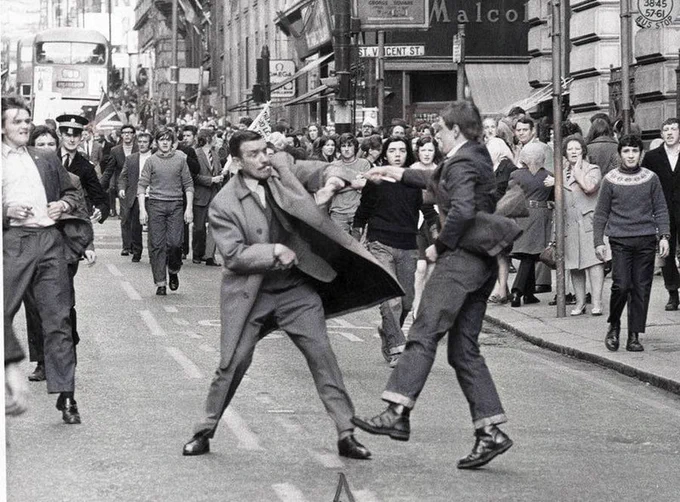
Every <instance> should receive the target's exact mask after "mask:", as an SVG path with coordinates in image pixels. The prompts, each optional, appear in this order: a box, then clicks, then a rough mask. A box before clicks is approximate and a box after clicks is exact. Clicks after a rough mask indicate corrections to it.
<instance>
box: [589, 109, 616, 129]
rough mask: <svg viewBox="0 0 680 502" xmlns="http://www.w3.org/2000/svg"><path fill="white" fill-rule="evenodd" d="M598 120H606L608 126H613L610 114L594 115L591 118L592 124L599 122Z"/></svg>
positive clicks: (600, 113)
mask: <svg viewBox="0 0 680 502" xmlns="http://www.w3.org/2000/svg"><path fill="white" fill-rule="evenodd" d="M598 119H600V120H604V121H605V122H607V124H609V127H611V126H612V119H611V117H609V115H608V114H606V113H603V112H599V113H594V114H593V115H592V116H591V117H590V123H591V124H592V123H593V122H595V121H596V120H598Z"/></svg>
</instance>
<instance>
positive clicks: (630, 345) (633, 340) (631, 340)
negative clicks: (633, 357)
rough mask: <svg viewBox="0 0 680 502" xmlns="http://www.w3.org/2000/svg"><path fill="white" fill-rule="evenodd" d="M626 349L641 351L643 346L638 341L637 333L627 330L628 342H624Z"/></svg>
mask: <svg viewBox="0 0 680 502" xmlns="http://www.w3.org/2000/svg"><path fill="white" fill-rule="evenodd" d="M626 350H627V351H628V352H642V351H643V350H645V348H644V347H643V346H642V344H641V343H640V340H639V338H638V334H637V333H633V332H632V331H629V332H628V342H626Z"/></svg>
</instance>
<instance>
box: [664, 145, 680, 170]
mask: <svg viewBox="0 0 680 502" xmlns="http://www.w3.org/2000/svg"><path fill="white" fill-rule="evenodd" d="M663 149H664V150H665V151H666V157H668V162H669V163H670V165H671V171H673V172H675V165H676V164H677V163H678V154H680V150H678V149H675V150H671V149H670V148H668V146H667V145H665V144H664V145H663Z"/></svg>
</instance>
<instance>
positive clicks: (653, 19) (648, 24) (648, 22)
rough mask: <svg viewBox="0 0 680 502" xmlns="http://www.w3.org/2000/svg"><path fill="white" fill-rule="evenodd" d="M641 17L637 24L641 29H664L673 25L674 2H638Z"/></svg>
mask: <svg viewBox="0 0 680 502" xmlns="http://www.w3.org/2000/svg"><path fill="white" fill-rule="evenodd" d="M637 3H638V11H639V12H640V15H639V16H638V17H636V18H635V24H637V25H638V26H639V27H640V28H662V27H664V26H669V25H670V24H672V23H673V0H638V2H637Z"/></svg>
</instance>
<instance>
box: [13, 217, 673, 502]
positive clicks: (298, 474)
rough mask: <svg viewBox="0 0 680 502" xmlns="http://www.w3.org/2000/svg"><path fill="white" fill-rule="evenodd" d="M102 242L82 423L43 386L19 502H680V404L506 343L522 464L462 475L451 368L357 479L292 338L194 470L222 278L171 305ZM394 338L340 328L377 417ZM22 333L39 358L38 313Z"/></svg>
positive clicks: (263, 361)
mask: <svg viewBox="0 0 680 502" xmlns="http://www.w3.org/2000/svg"><path fill="white" fill-rule="evenodd" d="M95 231H96V239H95V245H96V248H97V254H98V261H97V263H96V264H95V265H94V266H93V267H87V266H85V265H82V264H81V267H80V270H79V272H78V275H77V277H76V290H77V294H78V297H77V302H78V304H77V310H78V316H79V318H78V320H79V323H78V328H79V332H80V336H81V343H80V345H79V346H78V370H77V375H76V396H75V397H76V400H77V401H78V405H79V409H80V413H81V416H82V420H83V423H82V424H81V425H65V424H64V423H63V422H62V420H61V415H60V412H58V411H57V410H56V409H55V408H54V404H55V401H56V395H49V396H48V395H47V394H46V391H45V383H44V382H41V383H30V384H29V385H30V391H31V392H30V408H29V411H28V412H27V413H26V414H24V415H23V416H21V417H19V418H10V419H8V420H7V437H8V448H7V488H8V499H9V500H10V501H31V502H42V501H61V500H69V501H89V502H98V501H163V502H172V501H177V502H179V501H182V502H184V501H244V502H250V501H253V502H259V501H283V502H293V501H295V502H306V501H308V502H330V501H332V500H333V497H334V494H335V491H336V486H337V484H338V477H339V473H344V475H345V476H346V478H347V480H348V483H349V486H350V488H351V492H352V495H353V496H354V499H355V500H356V501H358V502H378V501H380V502H388V501H453V500H455V501H498V500H508V501H546V500H557V501H574V500H584V501H609V500H611V501H628V500H630V501H639V500H654V501H677V500H678V493H680V479H679V478H678V475H677V474H678V472H680V428H679V427H678V423H680V398H679V397H678V396H676V395H674V394H670V393H666V392H664V391H662V390H659V389H656V388H654V387H650V386H648V385H646V384H644V383H641V382H639V381H637V380H634V379H631V378H628V377H626V376H623V375H620V374H618V373H615V372H612V371H610V370H607V369H603V368H601V367H599V366H595V365H592V364H589V363H584V362H580V361H576V360H573V359H569V358H566V357H563V356H560V355H558V354H555V353H552V352H548V351H545V350H543V349H540V348H537V347H535V346H533V345H530V344H528V343H526V342H524V341H521V340H520V339H518V338H516V337H515V336H514V335H512V334H509V333H507V332H504V331H500V330H499V329H497V328H493V327H491V326H489V327H487V328H486V331H485V332H484V333H483V334H482V346H483V348H482V350H483V353H484V355H485V357H486V359H487V362H488V364H489V366H490V368H491V371H492V373H493V375H494V378H495V380H496V384H497V386H498V388H499V392H500V395H501V398H502V400H503V403H504V406H505V409H506V412H507V414H508V416H509V419H510V421H509V422H508V424H506V425H505V426H504V430H505V431H506V432H507V433H508V434H509V435H510V437H511V438H512V439H513V440H514V441H515V446H514V447H513V448H512V449H511V450H509V451H508V452H507V453H506V454H505V455H503V456H501V457H498V458H497V459H495V460H494V461H493V462H492V463H490V464H489V465H488V466H486V467H485V468H482V469H480V470H478V471H460V470H458V469H456V466H455V464H456V461H457V459H458V458H460V457H462V456H464V455H466V454H467V453H468V452H469V451H470V448H471V447H472V445H473V442H474V438H473V435H472V434H473V429H472V425H471V422H470V416H469V412H468V409H467V404H466V402H465V399H464V398H463V396H462V394H461V392H460V388H459V386H458V383H457V381H456V379H455V375H454V372H453V370H452V369H451V368H450V367H449V366H448V364H447V361H446V351H445V350H441V351H440V353H439V355H438V359H437V361H436V364H435V367H434V369H433V371H432V374H431V376H430V379H429V381H428V383H427V386H426V388H425V390H424V392H423V394H422V395H421V398H420V400H419V401H418V404H417V406H416V408H415V409H414V411H413V413H412V415H411V426H412V433H411V440H410V441H409V442H407V443H401V442H395V441H391V440H390V439H388V438H385V437H377V436H370V435H368V434H366V433H364V432H361V431H359V432H357V438H358V439H359V441H360V442H362V443H363V444H365V445H366V446H367V447H368V448H369V449H370V450H371V451H372V453H373V459H372V460H370V461H357V460H350V459H345V458H342V457H339V456H338V455H337V449H336V437H335V429H334V426H333V424H332V422H331V421H330V419H329V418H328V416H327V414H326V412H325V411H324V408H323V406H322V404H321V402H320V400H319V398H318V396H317V394H316V390H315V388H314V385H313V382H312V379H311V376H310V374H309V371H308V369H307V367H306V363H305V361H304V359H303V357H302V355H301V354H300V353H299V351H298V350H297V349H296V348H295V347H294V345H293V344H292V343H291V342H290V340H288V339H287V338H286V337H285V335H283V334H281V333H278V332H277V333H274V334H271V335H269V336H268V337H266V338H265V339H264V340H263V341H261V342H260V344H259V345H258V348H257V350H256V353H255V358H254V361H253V364H252V366H251V369H250V371H249V373H248V375H247V376H246V378H245V380H244V382H243V384H242V385H241V388H240V389H239V391H238V393H237V394H236V397H235V398H234V400H233V404H232V406H231V407H230V408H229V409H228V410H227V413H226V414H225V416H224V418H223V420H222V423H221V424H220V427H219V429H218V430H217V434H216V436H215V438H214V440H213V441H212V442H211V450H212V451H211V453H210V454H208V455H205V456H201V457H183V456H182V454H181V453H182V446H183V444H184V443H185V442H186V441H187V440H189V439H190V437H191V435H192V426H193V423H194V422H195V421H196V420H197V419H198V418H199V417H200V412H201V409H202V406H203V401H204V399H205V396H206V393H207V390H208V385H209V383H210V379H211V376H212V374H213V372H214V370H215V368H216V365H217V362H218V358H219V304H218V291H219V284H220V269H218V268H213V267H206V266H205V265H195V264H192V263H191V260H190V259H189V260H186V261H185V266H184V268H183V269H182V271H181V273H180V281H181V283H180V288H179V290H178V291H177V292H168V296H166V297H157V296H155V294H154V293H155V286H154V284H153V281H152V277H151V270H150V267H149V261H148V257H147V254H146V249H145V251H144V255H143V258H142V262H141V263H131V262H130V257H121V256H120V228H119V220H118V219H116V218H113V219H109V220H108V221H107V222H106V223H105V224H104V225H97V226H96V229H95ZM144 238H145V240H146V235H145V237H144ZM145 245H146V242H145ZM378 323H379V315H378V310H377V308H373V309H370V310H367V311H362V312H358V313H355V314H352V315H349V316H346V317H343V318H338V319H333V320H329V322H328V328H329V332H330V337H331V341H332V343H333V346H334V349H335V351H336V354H337V356H338V359H339V362H340V366H341V368H342V370H343V373H344V378H345V383H346V385H347V388H348V390H349V392H350V395H351V396H352V398H353V400H354V404H355V407H356V410H357V414H359V415H364V416H372V415H374V414H375V413H377V412H379V411H381V410H382V408H383V405H384V404H383V403H382V402H381V401H380V399H379V396H380V393H381V392H382V390H383V387H384V385H385V382H386V380H387V377H388V375H389V372H390V371H391V370H390V369H389V368H388V366H387V364H386V363H385V362H384V361H383V359H382V356H381V355H380V341H379V339H378V338H377V332H376V329H375V328H376V326H377V325H378ZM15 327H16V328H17V330H18V333H19V335H20V338H21V340H22V342H23V343H24V346H25V341H26V336H25V322H24V317H23V313H20V314H19V315H18V316H17V318H16V320H15ZM442 347H443V346H442ZM33 366H34V365H33V363H30V364H29V363H28V362H24V363H23V367H24V369H25V373H26V374H27V375H28V374H29V373H30V371H32V369H33ZM341 500H343V501H344V500H350V499H349V497H348V495H346V494H344V495H343V496H342V498H341Z"/></svg>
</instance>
